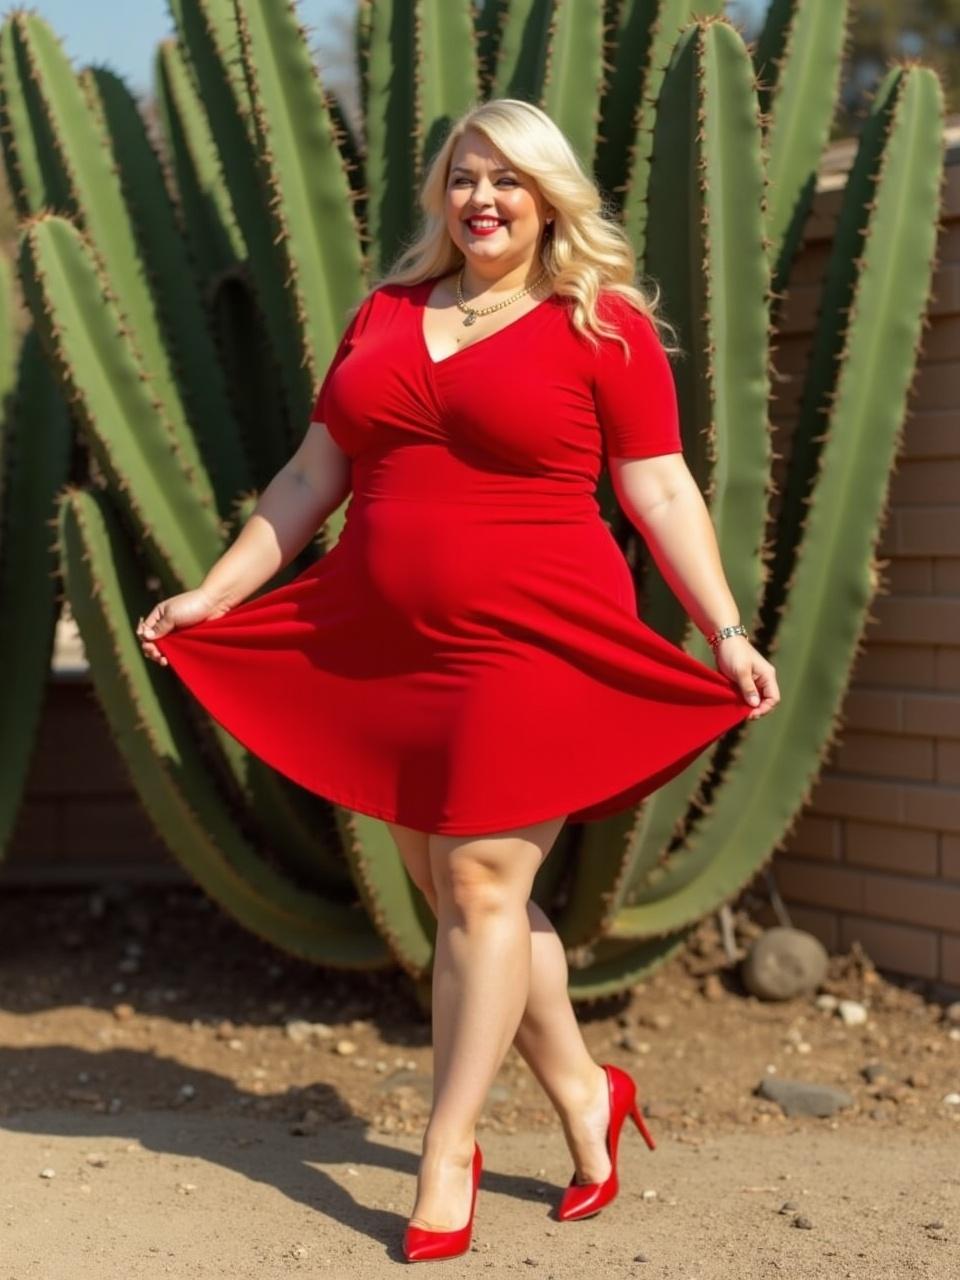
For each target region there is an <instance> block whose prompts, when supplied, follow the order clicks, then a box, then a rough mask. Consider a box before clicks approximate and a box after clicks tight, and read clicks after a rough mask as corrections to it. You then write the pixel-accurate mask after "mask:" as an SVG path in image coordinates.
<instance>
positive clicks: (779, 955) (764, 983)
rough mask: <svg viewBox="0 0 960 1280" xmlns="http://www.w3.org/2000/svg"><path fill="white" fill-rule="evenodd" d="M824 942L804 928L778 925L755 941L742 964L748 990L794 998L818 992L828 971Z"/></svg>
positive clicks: (774, 997)
mask: <svg viewBox="0 0 960 1280" xmlns="http://www.w3.org/2000/svg"><path fill="white" fill-rule="evenodd" d="M828 959H829V958H828V955H827V951H826V948H825V947H824V945H823V943H822V942H821V941H820V940H819V939H818V938H816V937H814V935H813V934H811V933H807V932H806V931H805V930H803V929H793V928H790V927H789V926H786V925H775V926H773V927H772V928H769V929H766V930H765V931H764V932H763V933H762V934H760V936H759V937H758V938H757V939H756V940H755V941H754V942H753V943H752V945H751V946H750V949H749V951H748V952H747V955H746V956H745V958H744V959H743V961H742V963H741V965H740V977H741V979H742V981H743V984H744V986H745V987H746V989H747V991H749V992H750V993H751V994H752V995H754V996H757V997H759V998H760V999H761V1000H790V999H793V998H794V997H795V996H798V995H803V994H805V993H807V992H811V991H815V990H816V989H817V987H818V986H819V985H820V983H821V982H822V981H823V979H824V976H825V974H826V972H827V966H828Z"/></svg>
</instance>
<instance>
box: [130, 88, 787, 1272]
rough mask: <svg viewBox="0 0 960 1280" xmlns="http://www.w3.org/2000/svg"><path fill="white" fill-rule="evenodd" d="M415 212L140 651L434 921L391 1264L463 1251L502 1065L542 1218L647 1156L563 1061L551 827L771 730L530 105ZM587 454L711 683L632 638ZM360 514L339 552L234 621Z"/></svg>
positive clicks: (610, 287)
mask: <svg viewBox="0 0 960 1280" xmlns="http://www.w3.org/2000/svg"><path fill="white" fill-rule="evenodd" d="M422 204H423V209H424V215H425V217H424V224H423V228H422V230H421V232H420V234H419V236H418V237H417V239H416V240H415V241H414V242H413V244H412V245H411V247H410V248H409V249H408V250H407V251H406V252H405V253H404V254H403V255H402V256H401V258H400V261H399V265H398V267H397V269H396V270H394V271H393V272H392V273H391V274H390V275H389V276H388V277H387V278H386V279H385V280H383V281H381V283H380V285H379V286H378V287H377V288H375V289H373V290H372V291H371V292H370V293H369V294H368V295H367V296H366V297H365V298H364V300H363V302H362V303H361V304H360V306H359V308H358V309H357V310H356V312H355V313H354V315H353V317H352V318H351V320H350V322H349V324H348V325H347V326H346V329H345V330H344V332H343V335H342V338H341V341H340V344H339V347H338V349H337V351H336V353H335V354H334V357H333V359H332V361H331V363H330V366H329V368H328V369H327V372H326V376H325V377H324V379H323V383H322V385H321V387H320V389H319V392H318V395H317V398H316V405H315V408H314V412H313V414H312V425H311V426H310V428H309V429H308V431H307V433H306V436H305V438H304V440H303V442H302V444H301V445H300V447H299V449H298V450H297V452H296V454H295V455H294V456H293V457H292V458H291V459H290V461H289V462H288V463H287V464H286V465H285V466H284V467H283V468H282V469H281V471H280V472H279V473H278V475H277V476H276V477H274V479H273V480H272V481H271V483H270V484H269V486H268V487H267V488H266V490H265V491H264V493H263V495H262V497H261V499H260V502H259V505H258V506H257V508H256V511H255V512H254V514H253V515H252V516H251V517H250V519H249V520H248V521H247V523H246V525H245V526H244V528H243V530H242V531H241V533H240V534H239V536H238V537H237V539H236V540H235V542H234V543H233V545H232V546H231V547H230V548H228V550H227V551H226V552H225V553H224V555H223V556H221V558H220V559H219V560H218V561H217V563H216V564H214V565H213V566H212V568H211V569H210V571H209V573H208V574H207V576H206V578H205V579H204V581H203V583H202V584H201V586H200V587H198V588H197V589H196V590H192V591H186V592H183V593H181V594H179V595H175V596H173V597H171V598H170V599H167V600H164V601H161V602H160V603H159V604H157V605H156V606H155V607H154V608H153V609H152V610H151V612H150V613H149V615H148V616H147V618H146V619H145V620H141V622H140V624H139V626H138V633H139V636H140V639H141V644H142V647H143V651H144V653H145V654H146V655H147V656H148V657H149V658H151V659H153V660H155V661H158V662H160V663H161V664H163V665H167V664H168V663H169V664H170V665H171V666H172V667H173V669H174V671H175V672H176V673H177V675H178V676H179V677H181V678H182V680H183V681H184V683H185V685H186V686H187V688H188V689H189V690H190V691H191V692H192V693H193V694H194V695H195V696H196V697H197V698H198V699H199V700H200V702H201V703H202V704H203V705H204V706H205V707H206V708H207V710H208V711H209V712H210V713H211V714H212V715H213V716H214V717H215V718H216V719H217V720H218V721H219V722H220V723H221V724H223V725H224V726H225V727H226V728H227V729H228V730H229V731H230V732H231V733H232V734H234V735H235V736H236V737H237V738H238V739H239V740H240V741H241V742H243V743H244V744H246V745H247V746H248V747H249V748H250V749H251V750H252V751H255V752H256V753H257V754H258V755H260V756H261V757H262V758H263V759H265V760H266V761H267V762H268V763H270V764H271V765H273V766H274V767H275V768H277V769H279V770H281V771H282V772H284V773H285V774H287V775H288V776H290V777H291V778H293V779H295V780H296V781H298V782H300V783H301V784H302V785H304V786H306V787H309V788H310V789H312V790H314V791H316V792H318V793H319V794H321V795H323V796H325V797H327V798H328V799H331V800H333V801H335V802H336V803H339V804H343V805H345V806H347V807H349V808H351V809H354V810H356V811H359V812H362V813H366V814H371V815H373V816H375V817H378V818H381V819H383V820H384V821H385V822H386V823H387V825H388V826H389V829H390V831H391V833H392V836H393V838H394V840H395V842H396V844H397V847H398V849H399V852H400V855H401V857H402V858H403V861H404V863H405V865H406V867H407V869H408V871H409V873H410V876H411V877H412V879H413V880H414V881H415V883H416V884H417V885H418V886H419V887H420V889H421V890H422V891H423V893H424V895H425V896H426V898H427V900H428V902H429V903H430V905H431V907H432V909H433V910H434V912H435V914H436V917H437V943H436V953H435V958H434V972H433V1008H432V1021H433V1048H434V1095H433V1106H432V1110H431V1114H430V1119H429V1123H428V1125H427V1129H426V1132H425V1134H424V1140H423V1148H422V1156H421V1161H420V1169H419V1176H418V1181H417V1194H416V1201H415V1204H414V1208H413V1214H412V1216H411V1219H410V1221H409V1223H408V1224H407V1228H406V1232H405V1235H404V1250H405V1255H406V1257H407V1258H408V1259H411V1260H413V1259H420V1258H439V1257H450V1256H454V1255H456V1254H459V1253H462V1252H464V1251H465V1250H466V1249H467V1248H468V1247H469V1244H470V1236H471V1229H472V1223H473V1211H474V1204H475V1199H476V1190H477V1183H478V1181H479V1176H480V1168H481V1156H480V1150H479V1147H478V1146H477V1145H476V1141H475V1125H476V1121H477V1119H478V1116H479V1114H480V1112H481V1109H482V1107H483V1104H484V1100H485V1097H486V1095H487V1091H488V1089H489V1086H490V1084H491V1082H492V1080H493V1078H494V1076H495V1074H496V1072H497V1070H498V1067H499V1065H500V1063H501V1061H502V1059H503V1057H504V1055H505V1053H506V1050H507V1048H508V1046H509V1045H510V1044H511V1042H512V1041H514V1040H515V1041H516V1044H517V1047H518V1050H519V1051H520V1053H521V1054H522V1055H523V1056H524V1058H525V1059H526V1060H527V1062H529V1064H530V1066H531V1068H532V1070H533V1072H534V1074H535V1075H536V1077H537V1079H538V1080H539V1081H540V1083H541V1084H542V1085H543V1087H544V1089H545V1090H546V1092H547V1094H548V1095H549V1097H550V1099H551V1101H552V1102H553V1104H554V1106H555V1107H556V1108H557V1111H558V1112H559V1115H560V1118H561V1121H562V1123H563V1128H564V1132H565V1135H566V1139H567V1142H568V1144H569V1147H570V1152H571V1156H572V1158H573V1162H574V1165H575V1172H574V1176H573V1178H572V1179H571V1183H570V1185H569V1186H568V1187H567V1188H566V1190H565V1192H564V1198H563V1202H562V1205H561V1208H560V1216H561V1217H562V1218H575V1217H585V1216H588V1215H589V1214H592V1213H596V1212H597V1211H598V1210H599V1209H600V1208H601V1207H602V1205H603V1204H605V1203H607V1202H609V1200H611V1199H612V1198H613V1196H614V1195H615V1194H616V1191H617V1179H616V1168H615V1164H616V1148H617V1141H618V1137H619V1133H620V1128H621V1126H622V1124H623V1122H624V1119H625V1117H626V1115H627V1114H628V1113H630V1114H632V1115H633V1117H634V1119H635V1121H636V1123H637V1124H638V1125H639V1126H640V1127H641V1130H642V1132H643V1133H644V1136H645V1138H646V1139H647V1142H648V1144H649V1145H650V1146H653V1141H652V1139H651V1138H650V1137H649V1134H648V1133H647V1131H646V1128H645V1126H644V1125H643V1121H642V1118H641V1116H640V1112H639V1109H638V1107H637V1103H636V1089H635V1085H634V1082H633V1080H632V1079H631V1077H630V1076H629V1075H627V1073H625V1072H623V1071H621V1070H619V1069H618V1068H616V1067H614V1066H612V1065H610V1064H605V1065H598V1064H597V1063H596V1062H595V1061H594V1060H593V1059H592V1058H591V1056H590V1054H589V1052H588V1050H587V1047H586V1045H585V1044H584V1041H583V1038H582V1036H581V1034H580V1030H579V1027H578V1024H577V1020H576V1017H575V1015H574V1011H573V1008H572V1005H571V1003H570V1000H569V996H568V992H567V978H568V975H567V966H566V958H565V953H564V948H563V946H562V944H561V942H560V939H559V938H558V936H557V934H556V932H555V931H554V929H553V927H552V925H551V924H550V921H549V920H548V919H547V917H546V916H545V915H544V913H543V912H542V911H541V910H540V909H539V907H537V906H536V905H535V904H534V903H532V902H531V901H530V890H531V886H532V883H533V879H534V876H535V874H536V872H537V869H538V867H539V866H540V864H541V862H542V861H543V859H544V858H545V857H546V856H547V854H548V852H549V851H550V848H551V846H552V845H553V843H554V841H555V839H556V837H557V834H558V832H559V831H560V828H561V826H562V825H563V823H564V821H565V820H566V819H568V818H569V819H571V820H573V821H582V820H586V819H589V818H593V817H598V816H601V815H603V814H607V813H613V812H616V811H618V810H621V809H624V808H626V807H627V806H629V805H631V804H633V803H636V802H637V801H639V800H640V799H641V798H642V797H643V796H645V795H647V794H649V792H651V791H652V790H654V789H655V788H656V787H658V786H660V785H662V784H663V783H664V782H666V781H667V780H668V779H669V778H671V777H673V776H674V775H675V774H676V773H678V772H679V771H680V770H681V769H683V768H684V767H686V766H687V765H689V764H690V763H691V762H692V761H693V760H694V759H695V758H696V756H697V755H698V754H699V753H700V752H702V751H703V749H704V748H705V747H706V746H707V745H708V744H709V743H710V742H712V741H714V740H715V739H716V738H717V737H718V736H719V735H720V734H722V733H724V732H725V731H727V730H729V729H731V728H732V727H733V726H734V725H736V724H738V723H740V721H742V720H744V719H756V718H757V717H758V716H761V715H765V714H767V713H768V712H769V711H770V710H771V709H772V708H773V707H774V706H775V705H776V703H777V702H778V701H779V693H778V690H777V684H776V678H775V673H774V669H773V667H772V666H771V664H770V663H769V662H768V661H766V659H765V658H763V657H762V656H761V655H760V654H759V653H758V652H757V651H756V649H754V648H753V646H752V645H751V644H750V642H749V640H748V639H747V637H746V632H745V629H744V628H743V627H742V625H740V623H739V619H738V616H737V609H736V603H735V601H734V599H733V597H732V595H731V592H730V590H729V587H728V586H727V583H726V581H725V579H724V575H723V571H722V568H721V565H720V560H719V554H718V547H717V542H716V538H715V535H714V532H713V528H712V525H711V522H710V518H709V513H708V510H707V508H706V506H705V504H704V501H703V498H702V496H701V494H700V491H699V488H698V486H697V484H696V482H695V480H694V478H693V476H692V475H691V474H690V472H689V471H688V470H687V467H686V465H685V462H684V458H683V452H682V445H681V441H680V434H679V427H678V422H677V402H676V393H675V387H674V383H673V377H672V373H671V370H670V366H669V363H668V361H667V357H666V353H665V350H664V348H663V346H662V345H661V343H660V340H659V337H658V331H657V328H656V321H655V320H654V318H653V317H654V310H655V305H656V303H655V301H653V302H652V301H650V300H648V299H647V298H646V297H645V296H644V295H643V293H642V292H641V291H640V290H639V289H638V288H636V287H635V285H634V283H633V281H634V278H635V274H636V271H635V258H634V255H633V251H632V249H631V246H630V243H629V241H628V239H627V237H626V235H625V233H624V232H623V230H622V229H621V228H620V227H619V225H618V224H616V223H615V222H614V221H613V220H611V219H608V218H607V217H605V216H604V214H603V211H602V207H601V197H600V194H599V192H598V190H597V188H596V186H595V185H594V183H593V182H592V181H591V179H590V178H589V176H588V175H586V174H585V173H584V172H583V170H582V169H581V167H580V166H579V164H578V162H577V159H576V157H575V155H574V153H573V151H572V149H571V147H570V145H569V143H568V142H567V141H566V139H565V138H564V136H563V135H562V133H561V132H560V131H559V130H558V129H557V127H556V126H555V125H554V124H553V122H552V121H551V120H550V119H549V117H548V116H546V115H545V114H544V113H543V112H542V111H540V110H539V109H538V108H537V107H535V106H532V105H531V104H529V103H526V102H522V101H519V100H515V99H497V100H492V101H489V102H487V103H484V104H482V105H480V106H478V107H476V108H474V109H473V110H471V111H469V112H468V113H466V114H465V115H464V117H463V118H462V119H460V120H459V121H458V122H457V123H456V124H455V125H454V127H453V128H452V129H451V131H450V133H449V136H448V137H447V139H446V141H445V143H444V145H443V146H442V147H441V149H440V151H439V152H438V154H437V156H436V158H435V159H434V161H433V162H432V164H431V166H430V170H429V173H428V175H427V178H426V182H425V184H424V189H423V194H422ZM604 455H606V461H607V463H608V465H609V467H610V471H611V477H612V479H613V482H614V486H615V489H616V492H617V495H618V498H619V501H620V503H621V504H622V505H623V507H624V510H625V511H626V512H627V513H628V515H629V517H630V518H631V520H632V521H633V523H634V524H635V525H636V526H637V528H638V529H639V530H641V531H642V533H643V536H644V537H645V538H646V539H647V541H648V543H649V544H650V547H651V550H652V553H653V555H654V557H655V558H656V560H657V563H658V565H659V566H660V568H661V570H662V571H663V573H664V575H665V577H666V578H667V580H668V582H669V583H670V585H671V587H672V588H673V589H674V591H675V592H676V594H677V596H678V597H679V599H680V600H681V602H682V603H683V605H684V607H685V608H687V610H688V612H689V613H690V614H691V616H692V617H693V619H694V621H695V622H696V623H697V625H698V626H700V627H701V629H702V630H703V631H704V632H705V633H709V634H710V635H711V637H712V639H711V643H712V645H713V648H714V653H715V660H716V670H714V669H713V668H710V667H707V666H705V665H704V664H702V663H700V662H699V661H697V660H695V659H694V658H693V657H691V656H690V655H688V654H687V653H685V652H684V651H683V650H681V649H680V648H679V647H678V646H676V645H674V644H672V643H670V642H668V641H667V640H666V639H664V638H663V637H661V636H660V635H658V634H657V633H656V632H654V631H653V630H652V629H651V628H649V627H647V626H646V625H644V624H643V623H642V622H641V621H640V620H639V618H638V616H637V610H636V597H635V593H634V588H633V581H632V577H631V574H630V570H629V567H628V565H627V562H626V560H625V559H624V557H623V555H622V553H621V551H620V549H619V547H618V546H617V544H616V542H615V541H614V539H613V537H612V536H611V534H610V532H609V530H608V528H607V526H606V524H605V523H604V521H603V520H602V519H601V517H600V514H599V507H598V505H597V502H596V498H595V496H594V490H595V486H596V481H597V478H598V475H599V471H600V467H601V465H602V463H603V461H604ZM348 494H349V495H350V503H349V506H348V510H347V517H346V523H345V525H344V528H343V531H342V534H341V537H340V539H339V541H338V542H337V544H336V546H334V547H333V549H332V550H331V551H329V552H327V554H326V555H324V556H323V557H321V559H320V560H319V561H318V562H317V563H316V564H315V565H313V566H311V568H309V569H308V570H307V571H306V572H304V573H302V574H301V575H300V576H299V577H297V578H296V579H295V580H294V581H293V582H291V583H288V584H286V585H284V586H281V587H279V588H276V589H274V590H273V591H269V592H267V593H265V594H264V595H262V596H261V597H259V598H258V599H255V600H246V597H247V596H248V595H250V594H251V593H252V592H253V591H255V590H256V589H257V588H258V587H260V586H261V585H262V584H264V583H265V582H266V581H268V580H269V579H270V578H271V577H272V576H273V575H274V574H275V573H276V572H277V570H278V569H280V568H281V567H282V566H283V565H285V564H286V563H288V562H289V561H290V560H291V559H292V558H293V557H294V556H295V555H296V554H297V553H298V552H299V551H300V550H301V548H302V547H303V546H304V545H305V544H306V542H307V541H308V539H309V538H310V537H311V536H312V535H313V534H314V532H315V530H316V529H317V527H318V525H319V524H320V523H322V522H323V521H324V520H325V519H326V517H327V516H328V515H329V514H330V513H331V512H332V511H334V510H336V509H337V507H338V506H339V505H340V504H341V502H343V501H344V499H345V498H346V497H347V495H348Z"/></svg>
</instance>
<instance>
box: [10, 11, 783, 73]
mask: <svg viewBox="0 0 960 1280" xmlns="http://www.w3.org/2000/svg"><path fill="white" fill-rule="evenodd" d="M355 3H356V0H297V11H298V13H299V15H300V21H301V22H302V23H304V24H305V25H306V26H307V27H309V28H312V30H311V32H310V43H311V45H312V46H313V48H314V50H315V51H316V53H317V56H318V58H319V60H320V65H321V68H322V66H323V60H324V52H325V50H326V49H327V48H334V47H337V46H340V45H341V41H342V36H341V34H340V31H339V28H338V27H334V26H333V25H332V23H333V21H334V20H335V19H336V18H338V17H341V16H343V15H350V14H351V13H352V12H353V9H354V6H355ZM768 3H769V0H731V3H730V5H729V10H730V15H731V17H733V18H734V20H738V19H739V18H740V16H741V14H742V15H743V16H744V17H746V16H747V15H748V14H750V13H751V12H756V11H759V12H763V11H764V10H765V9H766V7H767V4H768ZM10 7H13V6H10ZM10 7H8V8H7V9H6V10H5V11H4V12H9V8H10ZM23 7H24V8H32V9H34V10H36V12H37V13H39V14H40V15H41V16H42V17H44V18H46V20H47V21H48V22H49V23H50V25H51V26H52V27H53V29H54V30H55V31H56V33H57V35H58V36H59V37H60V39H61V40H62V41H63V45H64V48H65V49H66V51H67V54H68V55H69V57H70V59H71V60H72V62H73V64H74V66H75V67H77V68H79V67H82V66H86V65H87V64H89V63H92V62H96V63H102V64H105V65H107V66H108V67H110V68H111V69H112V70H113V71H116V72H118V73H119V74H120V75H121V76H123V78H124V79H125V80H126V82H127V84H128V85H129V86H130V88H131V89H132V90H133V91H134V92H135V93H143V92H144V91H145V90H147V89H149V87H150V81H151V76H152V61H153V54H154V50H155V48H156V46H157V44H158V42H159V41H160V40H162V39H163V38H164V37H165V36H167V35H170V34H171V33H172V29H173V23H172V22H171V20H170V16H169V13H168V10H167V2H166V0H127V2H126V3H124V2H123V0H121V2H120V3H118V0H32V3H31V4H29V5H28V4H24V5H23Z"/></svg>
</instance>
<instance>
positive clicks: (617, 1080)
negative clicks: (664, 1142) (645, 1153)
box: [557, 1062, 656, 1222]
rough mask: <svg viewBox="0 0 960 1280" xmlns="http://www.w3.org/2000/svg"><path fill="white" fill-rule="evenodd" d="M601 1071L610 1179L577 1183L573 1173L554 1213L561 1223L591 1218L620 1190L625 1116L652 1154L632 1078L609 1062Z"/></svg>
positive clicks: (651, 1144) (649, 1137) (652, 1144)
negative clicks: (605, 1096)
mask: <svg viewBox="0 0 960 1280" xmlns="http://www.w3.org/2000/svg"><path fill="white" fill-rule="evenodd" d="M603 1069H604V1071H605V1072H606V1073H607V1089H608V1090H609V1093H610V1124H609V1126H608V1128H607V1153H608V1154H609V1156H610V1166H611V1167H610V1176H609V1177H608V1178H607V1180H606V1181H605V1182H577V1181H576V1177H577V1175H576V1172H574V1175H573V1177H572V1178H571V1179H570V1185H569V1186H568V1187H567V1188H566V1190H565V1191H564V1193H563V1199H562V1200H561V1202H560V1207H559V1209H558V1210H557V1217H558V1218H559V1219H560V1221H561V1222H571V1221H573V1220H574V1219H575V1218H591V1217H593V1215H594V1214H596V1213H599V1212H600V1210H601V1209H602V1208H603V1206H604V1205H606V1204H609V1203H610V1201H611V1200H612V1199H613V1198H614V1196H615V1195H616V1194H617V1192H618V1191H619V1190H620V1183H619V1182H618V1180H617V1145H618V1143H619V1141H620V1130H621V1129H622V1128H623V1122H624V1120H625V1119H626V1118H627V1115H628V1114H629V1115H630V1116H632V1117H633V1122H634V1124H635V1125H636V1126H637V1128H638V1129H639V1130H640V1132H641V1133H642V1134H643V1138H644V1141H645V1142H646V1144H647V1146H648V1147H649V1148H650V1150H651V1151H653V1149H654V1147H655V1146H656V1144H655V1142H654V1141H653V1138H652V1137H651V1136H650V1130H649V1129H648V1128H647V1126H646V1124H645V1122H644V1119H643V1116H642V1115H641V1114H640V1108H639V1106H638V1105H637V1086H636V1085H635V1084H634V1082H633V1078H632V1077H631V1076H629V1075H627V1073H626V1071H621V1070H620V1068H619V1067H615V1066H614V1065H613V1064H612V1063H610V1062H605V1063H603Z"/></svg>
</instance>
